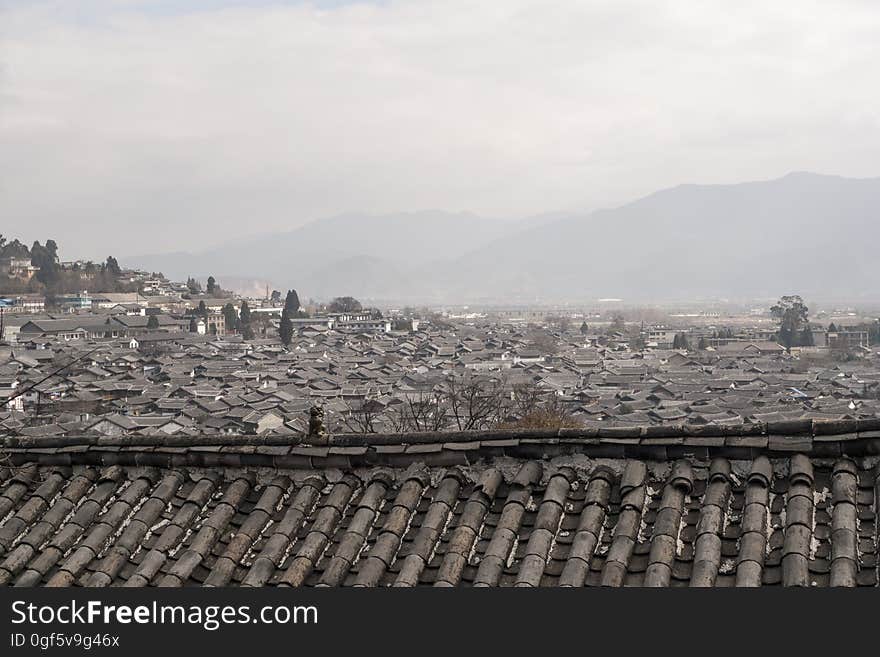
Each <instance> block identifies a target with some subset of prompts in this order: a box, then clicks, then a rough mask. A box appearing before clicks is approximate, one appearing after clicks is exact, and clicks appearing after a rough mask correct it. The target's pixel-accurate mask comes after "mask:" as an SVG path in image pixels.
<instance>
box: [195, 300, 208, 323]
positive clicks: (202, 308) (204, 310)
mask: <svg viewBox="0 0 880 657" xmlns="http://www.w3.org/2000/svg"><path fill="white" fill-rule="evenodd" d="M197 312H198V313H199V315H201V316H202V317H204V318H205V319H208V307H207V306H206V305H205V301H204V300H202V301H199V309H198V311H197Z"/></svg>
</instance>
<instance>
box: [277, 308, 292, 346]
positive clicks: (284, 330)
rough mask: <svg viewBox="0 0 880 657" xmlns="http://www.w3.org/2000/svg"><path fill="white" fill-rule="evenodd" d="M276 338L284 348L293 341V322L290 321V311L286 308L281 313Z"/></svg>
mask: <svg viewBox="0 0 880 657" xmlns="http://www.w3.org/2000/svg"><path fill="white" fill-rule="evenodd" d="M278 336H279V337H280V338H281V342H282V344H284V346H285V347H286V346H288V345H289V344H290V341H291V340H293V322H291V321H290V311H289V310H288V309H287V308H285V309H284V310H282V311H281V324H280V325H279V326H278Z"/></svg>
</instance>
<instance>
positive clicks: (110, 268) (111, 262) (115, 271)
mask: <svg viewBox="0 0 880 657" xmlns="http://www.w3.org/2000/svg"><path fill="white" fill-rule="evenodd" d="M46 244H47V245H48V242H46ZM106 266H107V273H108V274H110V275H111V276H112V277H113V278H119V277H120V276H121V275H122V269H121V268H120V267H119V263H118V262H117V261H116V258H114V257H113V256H107V262H106Z"/></svg>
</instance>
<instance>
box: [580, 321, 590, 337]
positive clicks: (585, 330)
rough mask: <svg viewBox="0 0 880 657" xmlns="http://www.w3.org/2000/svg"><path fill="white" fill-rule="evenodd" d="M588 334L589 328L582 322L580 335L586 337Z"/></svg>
mask: <svg viewBox="0 0 880 657" xmlns="http://www.w3.org/2000/svg"><path fill="white" fill-rule="evenodd" d="M589 332H590V327H589V326H587V323H586V322H584V323H583V324H581V335H586V334H587V333H589Z"/></svg>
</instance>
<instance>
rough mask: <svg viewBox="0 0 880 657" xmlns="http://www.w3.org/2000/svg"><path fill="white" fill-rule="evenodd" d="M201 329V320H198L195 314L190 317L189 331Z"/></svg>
mask: <svg viewBox="0 0 880 657" xmlns="http://www.w3.org/2000/svg"><path fill="white" fill-rule="evenodd" d="M198 331H199V322H198V320H196V317H195V315H193V316H192V317H190V318H189V332H190V333H198Z"/></svg>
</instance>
